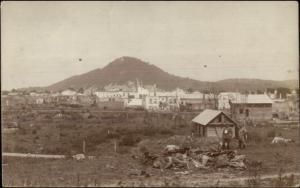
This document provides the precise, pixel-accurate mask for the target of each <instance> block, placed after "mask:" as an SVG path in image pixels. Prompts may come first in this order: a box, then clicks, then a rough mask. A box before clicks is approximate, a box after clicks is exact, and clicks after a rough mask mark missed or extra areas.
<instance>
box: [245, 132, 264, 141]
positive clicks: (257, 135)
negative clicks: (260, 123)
mask: <svg viewBox="0 0 300 188" xmlns="http://www.w3.org/2000/svg"><path fill="white" fill-rule="evenodd" d="M248 135H249V136H248V139H249V141H254V142H256V143H260V142H261V141H262V140H263V137H262V136H261V134H260V133H259V132H256V131H252V132H249V134H248Z"/></svg>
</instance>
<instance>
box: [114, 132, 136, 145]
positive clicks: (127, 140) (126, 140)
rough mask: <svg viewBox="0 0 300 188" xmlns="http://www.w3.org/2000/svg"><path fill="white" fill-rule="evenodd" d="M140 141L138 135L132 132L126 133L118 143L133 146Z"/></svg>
mask: <svg viewBox="0 0 300 188" xmlns="http://www.w3.org/2000/svg"><path fill="white" fill-rule="evenodd" d="M140 141H141V138H140V137H138V136H136V135H134V134H128V135H125V136H123V137H122V139H121V140H120V143H119V144H120V145H123V146H134V145H135V144H137V143H138V142H140Z"/></svg>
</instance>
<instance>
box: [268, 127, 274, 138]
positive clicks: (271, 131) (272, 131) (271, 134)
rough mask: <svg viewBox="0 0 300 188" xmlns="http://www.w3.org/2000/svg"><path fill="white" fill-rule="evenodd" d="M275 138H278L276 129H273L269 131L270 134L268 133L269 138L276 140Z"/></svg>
mask: <svg viewBox="0 0 300 188" xmlns="http://www.w3.org/2000/svg"><path fill="white" fill-rule="evenodd" d="M275 136H276V131H275V129H272V130H270V131H268V133H267V137H268V138H274V137H275Z"/></svg>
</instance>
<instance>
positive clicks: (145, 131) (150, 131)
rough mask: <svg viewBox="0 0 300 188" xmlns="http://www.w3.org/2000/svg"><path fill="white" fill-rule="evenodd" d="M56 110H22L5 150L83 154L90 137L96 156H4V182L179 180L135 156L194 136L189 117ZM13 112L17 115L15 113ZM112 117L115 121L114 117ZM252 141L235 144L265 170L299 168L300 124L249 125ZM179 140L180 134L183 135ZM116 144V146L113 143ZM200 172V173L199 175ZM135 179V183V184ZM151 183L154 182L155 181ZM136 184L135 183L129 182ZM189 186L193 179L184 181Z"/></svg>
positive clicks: (206, 176) (216, 174)
mask: <svg viewBox="0 0 300 188" xmlns="http://www.w3.org/2000/svg"><path fill="white" fill-rule="evenodd" d="M54 115H55V114H33V115H32V114H30V113H27V114H21V115H19V116H20V117H19V119H22V121H19V130H18V131H17V132H16V133H13V134H4V135H2V148H3V149H2V150H3V152H19V153H42V154H66V155H69V154H76V153H82V141H83V140H85V141H86V153H87V155H95V156H97V158H96V159H95V160H84V161H75V160H72V159H56V160H55V159H53V160H52V159H51V160H49V159H48V160H45V159H19V158H18V159H17V158H3V161H2V163H3V165H2V168H3V185H5V186H95V185H96V186H100V185H122V184H123V183H125V182H127V183H129V182H130V183H129V184H127V185H129V186H133V185H134V186H143V183H144V184H145V182H148V183H147V185H155V183H157V182H160V183H161V184H159V185H160V186H172V185H174V186H176V185H179V184H180V181H179V182H178V181H177V182H176V181H175V182H173V180H172V182H173V184H172V185H171V184H169V183H168V182H169V181H171V180H169V179H170V178H171V179H174V177H175V176H178V175H175V174H174V171H171V170H166V171H164V172H163V173H162V172H160V170H158V169H154V168H152V167H146V166H143V165H142V164H141V163H140V162H139V161H138V160H136V159H134V158H132V156H133V155H137V154H139V151H140V149H141V147H142V146H143V147H145V148H147V149H148V150H149V151H150V152H154V153H157V152H159V151H161V150H162V149H163V148H164V147H165V146H166V145H167V144H179V145H180V144H182V143H180V141H178V139H177V137H178V138H181V137H184V136H185V135H190V125H189V120H190V119H191V117H185V120H183V119H176V118H175V119H174V118H173V116H172V115H161V116H157V115H155V114H152V115H149V114H143V115H135V116H134V115H131V116H130V117H129V118H126V117H121V116H118V117H114V118H111V117H110V116H109V115H107V116H106V117H104V116H102V117H101V118H99V117H98V116H95V115H93V114H89V115H87V114H85V115H83V113H75V114H67V115H66V116H64V118H63V119H60V118H53V116H54ZM11 116H12V117H9V118H11V119H14V118H16V117H14V116H16V114H14V115H11ZM112 119H113V120H112ZM248 131H249V142H248V144H247V147H246V148H245V149H243V150H240V149H237V146H236V145H235V144H233V145H232V149H237V151H238V153H241V154H246V156H247V158H250V159H253V160H260V161H262V162H263V169H262V170H261V171H260V172H259V173H261V174H262V175H264V174H278V173H279V170H280V169H281V171H282V172H299V169H300V158H299V153H300V148H299V128H296V127H295V128H278V127H276V128H274V127H271V126H268V127H259V126H257V127H248ZM275 135H282V136H283V137H285V138H292V139H294V140H296V143H291V144H287V145H272V144H271V141H272V139H273V137H274V136H275ZM179 140H180V139H179ZM115 143H117V151H115V148H114V144H115ZM138 170H145V171H147V172H148V173H150V174H152V176H151V177H149V178H145V177H137V176H133V175H132V174H135V171H138ZM248 176H249V174H248V171H240V170H229V171H228V170H226V169H221V170H219V171H212V170H197V171H194V172H193V173H192V175H190V176H185V177H179V178H181V180H182V181H183V179H189V178H197V179H199V182H200V181H202V180H203V181H206V180H207V181H208V180H210V181H211V182H214V181H213V180H216V179H218V178H220V179H221V178H228V177H230V178H232V177H248ZM199 177H201V178H199ZM134 182H135V183H136V184H134ZM151 182H152V183H151ZM131 183H132V184H131ZM186 185H187V186H188V185H191V184H186Z"/></svg>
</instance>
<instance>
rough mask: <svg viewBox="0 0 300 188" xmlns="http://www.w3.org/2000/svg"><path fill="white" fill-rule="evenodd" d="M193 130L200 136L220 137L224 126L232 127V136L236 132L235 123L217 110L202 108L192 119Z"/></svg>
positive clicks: (235, 134)
mask: <svg viewBox="0 0 300 188" xmlns="http://www.w3.org/2000/svg"><path fill="white" fill-rule="evenodd" d="M192 124H193V132H194V133H195V135H198V136H201V137H219V138H222V133H223V129H224V128H225V127H228V128H231V129H232V133H233V134H232V135H233V137H236V136H237V134H238V128H237V123H236V122H235V121H233V120H232V119H231V118H230V117H229V116H228V115H226V114H225V113H224V112H222V111H219V110H208V109H207V110H204V111H203V112H201V113H200V114H199V115H198V116H196V117H195V118H194V119H192Z"/></svg>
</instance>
